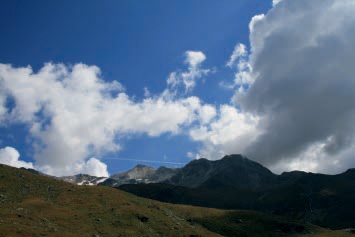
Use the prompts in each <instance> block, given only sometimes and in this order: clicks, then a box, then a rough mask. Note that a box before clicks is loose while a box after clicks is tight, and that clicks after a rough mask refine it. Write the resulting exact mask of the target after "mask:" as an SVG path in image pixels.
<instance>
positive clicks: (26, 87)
mask: <svg viewBox="0 0 355 237" xmlns="http://www.w3.org/2000/svg"><path fill="white" fill-rule="evenodd" d="M205 58H206V57H205V55H204V54H203V53H202V52H193V51H188V52H187V53H186V60H187V64H188V65H189V68H188V71H187V72H186V73H185V74H188V79H189V81H190V82H191V81H194V80H195V79H196V77H201V74H203V73H202V72H200V70H203V69H200V64H201V63H202V62H203V61H204V60H205ZM189 85H190V84H189ZM191 89H192V88H191ZM0 90H1V94H0V95H1V96H0V122H1V124H2V125H12V124H16V123H20V124H25V125H26V126H27V127H28V128H29V134H30V137H31V138H32V146H33V148H34V150H35V153H34V159H35V161H36V162H35V167H36V168H37V169H39V170H41V171H43V172H45V173H48V174H53V175H70V174H75V173H79V172H81V173H89V174H94V175H97V176H107V175H108V172H107V169H106V168H107V167H106V165H105V164H104V163H102V162H101V161H100V160H99V159H97V158H93V156H95V157H102V155H103V154H105V153H107V152H117V151H119V150H120V149H121V148H120V142H119V139H121V138H122V137H125V136H126V135H128V134H143V133H145V134H147V135H148V136H159V135H160V134H162V133H167V132H169V133H172V134H176V133H180V132H181V130H182V129H183V128H185V127H187V126H188V125H190V124H192V123H196V122H197V123H207V122H209V120H210V119H212V117H214V115H215V109H214V107H213V106H210V105H203V104H202V103H201V101H200V99H199V98H197V97H194V96H183V97H179V98H175V97H174V93H175V92H174V93H173V92H172V91H169V88H168V89H167V90H166V91H164V92H163V93H162V94H161V95H155V96H150V97H147V98H145V99H142V100H134V99H132V98H130V97H129V96H128V95H127V94H126V93H125V92H124V88H123V86H122V85H121V84H120V83H119V82H117V81H112V82H107V81H104V80H103V79H102V77H101V73H100V69H99V68H98V67H96V66H88V65H85V64H75V65H73V66H67V65H63V64H53V63H47V64H45V66H44V67H43V68H41V69H40V70H39V71H38V72H34V71H33V70H32V68H31V67H29V66H28V67H18V68H16V67H13V66H11V65H7V64H0ZM166 94H169V95H170V96H166ZM8 101H13V103H8Z"/></svg>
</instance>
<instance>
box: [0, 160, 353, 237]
mask: <svg viewBox="0 0 355 237" xmlns="http://www.w3.org/2000/svg"><path fill="white" fill-rule="evenodd" d="M0 236H68V237H70V236H88V237H93V236H96V237H97V236H100V237H102V236H189V237H197V236H275V237H277V236H352V235H351V234H349V233H347V232H346V231H337V232H334V231H330V230H325V229H322V228H319V227H316V226H311V225H305V224H302V223H298V222H293V221H287V220H282V219H280V218H279V217H275V216H270V215H266V214H261V213H258V212H251V211H222V210H217V209H211V208H199V207H192V206H183V205H173V204H165V203H160V202H157V201H153V200H149V199H144V198H139V197H136V196H134V195H132V194H128V193H126V192H123V191H120V190H116V189H112V188H107V187H97V186H76V185H72V184H68V183H65V182H63V181H58V180H54V179H51V178H48V177H43V176H40V175H36V174H32V173H30V172H27V171H24V170H20V169H16V168H12V167H9V166H5V165H0Z"/></svg>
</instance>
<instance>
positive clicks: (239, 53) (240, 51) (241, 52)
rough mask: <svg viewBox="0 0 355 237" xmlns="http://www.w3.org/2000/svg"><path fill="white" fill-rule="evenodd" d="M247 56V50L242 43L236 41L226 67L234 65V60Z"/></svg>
mask: <svg viewBox="0 0 355 237" xmlns="http://www.w3.org/2000/svg"><path fill="white" fill-rule="evenodd" d="M246 56H248V50H247V48H246V46H245V45H244V44H241V43H238V44H237V45H236V46H235V47H234V50H233V53H232V55H231V56H230V59H229V61H228V62H227V63H226V66H227V67H230V68H232V67H233V66H234V65H235V62H236V61H237V60H238V59H239V58H242V57H246Z"/></svg>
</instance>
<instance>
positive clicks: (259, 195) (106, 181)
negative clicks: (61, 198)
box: [32, 155, 355, 229]
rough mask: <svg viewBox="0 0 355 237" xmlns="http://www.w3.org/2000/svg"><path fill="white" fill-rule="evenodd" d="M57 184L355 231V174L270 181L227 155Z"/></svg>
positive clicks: (294, 175) (255, 166)
mask: <svg viewBox="0 0 355 237" xmlns="http://www.w3.org/2000/svg"><path fill="white" fill-rule="evenodd" d="M32 172H34V171H32ZM59 179H61V180H65V181H68V182H70V183H76V184H81V185H100V186H110V187H115V188H118V189H121V190H124V191H127V192H130V193H133V194H135V195H138V196H141V197H145V198H150V199H155V200H158V201H163V202H169V203H176V204H189V205H194V206H203V207H214V208H221V209H247V210H257V211H263V212H266V213H272V214H278V215H282V216H287V217H291V218H295V219H297V220H300V221H305V222H312V223H313V224H317V225H320V226H324V227H328V228H335V229H339V228H345V227H349V226H352V227H355V212H354V211H353V210H355V169H349V170H347V171H346V172H344V173H342V174H338V175H325V174H314V173H306V172H301V171H292V172H284V173H282V174H281V175H276V174H274V173H272V172H271V171H270V170H268V169H267V168H265V167H264V166H262V165H260V164H259V163H257V162H254V161H251V160H249V159H247V158H246V157H244V156H242V155H229V156H225V157H223V158H222V159H220V160H215V161H210V160H207V159H198V160H193V161H191V162H190V163H188V164H187V165H186V166H184V167H183V168H179V169H172V168H166V167H160V168H152V167H149V166H145V165H137V166H136V167H134V168H133V169H131V170H128V171H126V172H123V173H119V174H115V175H112V176H111V177H110V178H102V177H94V176H89V175H83V174H80V175H76V176H68V177H60V178H59Z"/></svg>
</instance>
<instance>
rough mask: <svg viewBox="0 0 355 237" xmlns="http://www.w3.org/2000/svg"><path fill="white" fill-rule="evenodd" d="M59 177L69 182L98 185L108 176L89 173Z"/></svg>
mask: <svg viewBox="0 0 355 237" xmlns="http://www.w3.org/2000/svg"><path fill="white" fill-rule="evenodd" d="M58 179H60V180H63V181H65V182H68V183H72V184H78V185H98V184H100V183H102V182H104V181H105V180H107V179H108V178H107V177H96V176H91V175H88V174H77V175H73V176H62V177H58Z"/></svg>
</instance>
